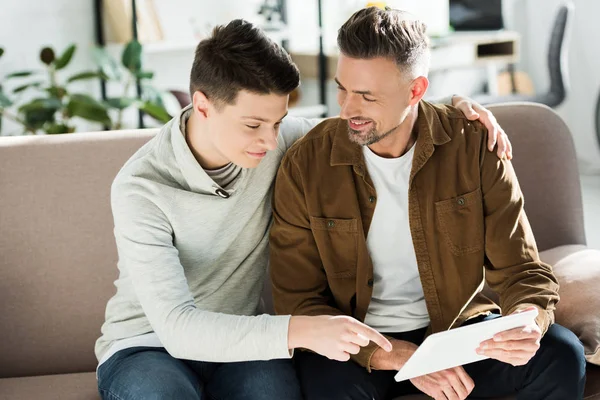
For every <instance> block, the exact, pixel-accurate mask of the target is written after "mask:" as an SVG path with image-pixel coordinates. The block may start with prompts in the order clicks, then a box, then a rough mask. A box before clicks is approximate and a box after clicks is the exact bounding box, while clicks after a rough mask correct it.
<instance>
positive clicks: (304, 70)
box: [0, 0, 600, 248]
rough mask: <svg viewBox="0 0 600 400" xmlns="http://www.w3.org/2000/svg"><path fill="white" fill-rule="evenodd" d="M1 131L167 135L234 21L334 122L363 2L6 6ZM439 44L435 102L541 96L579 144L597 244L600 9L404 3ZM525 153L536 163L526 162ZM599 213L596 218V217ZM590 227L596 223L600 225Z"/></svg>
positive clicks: (33, 1)
mask: <svg viewBox="0 0 600 400" xmlns="http://www.w3.org/2000/svg"><path fill="white" fill-rule="evenodd" d="M0 3H1V4H2V5H3V7H2V13H0V135H2V136H9V135H11V136H12V135H27V134H28V135H31V134H38V135H39V134H62V133H71V132H86V131H93V130H103V129H126V128H138V127H157V126H160V125H161V124H162V123H164V122H165V121H167V120H168V119H169V118H170V116H171V115H174V114H175V113H176V112H177V111H178V110H179V109H180V108H181V107H182V106H184V105H185V104H187V102H189V95H188V94H187V91H188V90H187V87H188V77H189V71H190V67H191V62H192V59H193V55H194V49H195V46H196V45H197V43H198V41H199V40H201V39H202V38H204V37H206V36H207V35H208V34H209V33H210V31H211V29H212V28H213V27H214V26H215V25H217V24H222V23H226V22H228V21H229V20H231V19H234V18H245V19H247V20H249V21H252V22H254V23H256V24H259V25H260V26H261V27H263V29H264V30H265V31H266V32H267V33H268V34H269V36H271V38H272V39H273V40H275V41H277V42H278V43H280V44H281V45H283V46H284V47H285V48H286V50H287V51H288V52H289V53H290V54H291V56H292V58H293V59H294V60H295V62H296V63H297V64H298V66H299V68H300V71H301V78H302V84H301V87H300V89H299V90H298V91H297V92H295V93H294V94H293V96H292V98H291V103H290V106H291V114H292V115H298V116H306V117H316V116H332V115H336V114H337V113H338V111H339V107H338V105H337V104H336V98H335V91H336V85H335V83H334V82H333V76H334V71H335V65H336V57H337V49H336V43H335V39H336V34H337V29H338V28H339V27H340V26H341V25H342V23H343V22H344V21H345V20H346V19H347V18H348V17H349V16H350V15H351V14H352V13H353V12H355V11H356V10H357V9H359V8H361V7H364V6H366V5H368V4H369V2H366V1H356V0H321V1H318V0H221V1H210V0H136V1H132V0H43V1H42V0H20V1H15V0H0ZM371 3H372V4H374V5H379V6H383V5H388V6H391V7H394V8H400V9H405V10H408V11H411V12H413V13H414V14H416V15H417V16H419V17H420V18H421V19H422V20H424V21H425V22H426V23H427V25H428V32H429V34H430V36H431V39H432V65H431V75H430V80H431V86H430V89H429V92H428V94H427V96H428V98H429V99H432V98H439V97H442V96H447V95H451V94H455V93H456V94H462V95H468V96H472V97H473V98H475V99H476V100H478V101H480V102H481V103H483V104H490V103H497V102H503V101H512V100H528V101H537V102H540V103H544V104H547V105H548V106H549V107H552V108H554V109H555V110H556V111H557V112H558V113H559V114H560V115H561V116H562V117H563V118H564V119H565V121H566V122H567V124H568V126H569V128H570V129H571V131H572V134H573V139H574V142H575V146H576V150H577V155H578V162H579V166H580V172H581V174H582V182H583V185H584V189H583V190H584V206H585V212H586V224H587V226H588V227H590V229H588V230H589V231H590V233H589V234H588V236H589V237H588V241H589V242H590V245H591V246H595V247H597V248H600V230H598V229H597V228H596V227H597V226H598V225H600V205H599V203H600V201H599V200H600V101H599V98H600V51H599V50H600V48H599V43H600V24H599V23H598V16H600V1H596V0H572V1H567V2H565V1H563V0H396V1H386V2H371ZM515 156H516V157H526V156H527V155H525V154H519V152H518V149H517V151H516V153H515ZM594 218H596V219H594ZM592 227H594V228H593V229H592Z"/></svg>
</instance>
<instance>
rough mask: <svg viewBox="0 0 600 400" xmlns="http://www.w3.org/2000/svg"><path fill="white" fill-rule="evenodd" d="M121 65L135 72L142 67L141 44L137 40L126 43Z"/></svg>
mask: <svg viewBox="0 0 600 400" xmlns="http://www.w3.org/2000/svg"><path fill="white" fill-rule="evenodd" d="M121 62H122V63H123V66H124V67H125V68H127V69H128V70H129V71H131V73H132V74H136V73H137V72H139V71H140V70H141V69H142V45H141V44H140V42H138V41H137V40H132V41H131V42H129V43H127V45H126V46H125V49H124V50H123V55H122V56H121Z"/></svg>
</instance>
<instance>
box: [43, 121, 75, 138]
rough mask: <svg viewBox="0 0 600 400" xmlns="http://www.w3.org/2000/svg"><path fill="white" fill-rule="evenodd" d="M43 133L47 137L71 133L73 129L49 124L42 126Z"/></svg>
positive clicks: (64, 125) (53, 123)
mask: <svg viewBox="0 0 600 400" xmlns="http://www.w3.org/2000/svg"><path fill="white" fill-rule="evenodd" d="M44 131H45V132H46V133H47V134H49V135H56V134H60V133H73V132H74V131H75V128H73V127H72V126H69V125H66V124H58V123H55V122H51V123H47V124H45V125H44Z"/></svg>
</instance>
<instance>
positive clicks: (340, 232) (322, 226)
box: [310, 217, 358, 278]
mask: <svg viewBox="0 0 600 400" xmlns="http://www.w3.org/2000/svg"><path fill="white" fill-rule="evenodd" d="M310 229H311V230H312V232H313V236H314V238H315V242H316V244H317V248H318V250H319V255H320V256H321V261H322V262H323V267H324V268H325V272H326V273H327V276H329V277H330V278H346V277H352V276H355V275H356V267H357V258H358V247H357V246H358V220H357V219H356V218H351V219H340V218H318V217H310Z"/></svg>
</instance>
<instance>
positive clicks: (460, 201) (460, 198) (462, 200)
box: [456, 197, 465, 206]
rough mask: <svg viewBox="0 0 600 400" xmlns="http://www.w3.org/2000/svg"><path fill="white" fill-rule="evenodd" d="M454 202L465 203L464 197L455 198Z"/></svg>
mask: <svg viewBox="0 0 600 400" xmlns="http://www.w3.org/2000/svg"><path fill="white" fill-rule="evenodd" d="M456 202H457V203H458V205H459V206H464V205H465V199H463V198H462V197H459V198H458V200H456Z"/></svg>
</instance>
